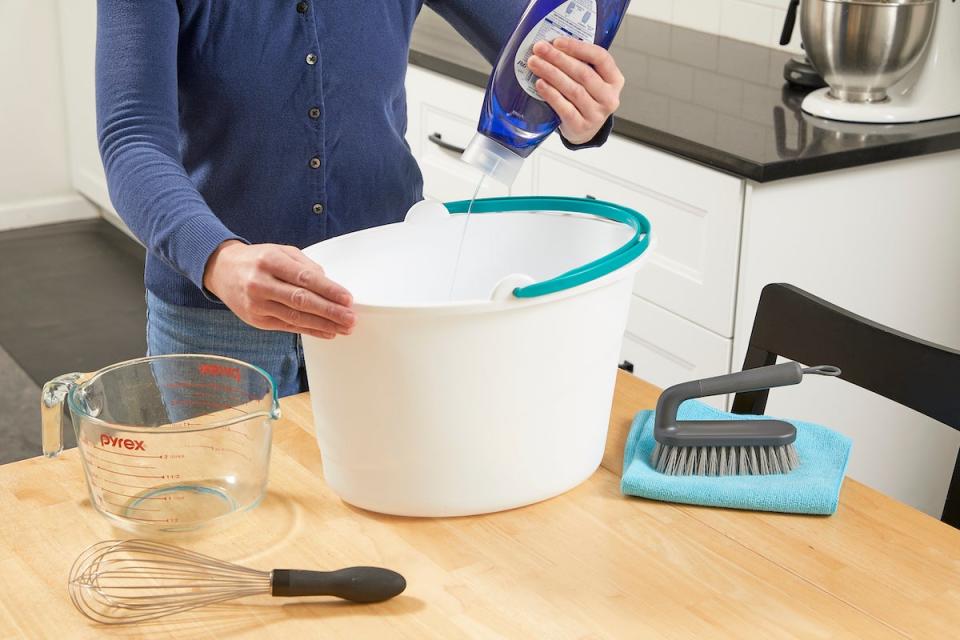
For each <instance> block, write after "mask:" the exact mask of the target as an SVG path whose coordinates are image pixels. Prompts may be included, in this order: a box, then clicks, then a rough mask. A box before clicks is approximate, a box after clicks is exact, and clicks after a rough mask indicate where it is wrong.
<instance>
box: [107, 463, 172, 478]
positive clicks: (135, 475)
mask: <svg viewBox="0 0 960 640" xmlns="http://www.w3.org/2000/svg"><path fill="white" fill-rule="evenodd" d="M94 466H95V467H96V468H97V469H100V471H107V472H109V473H115V474H117V475H118V476H130V477H131V478H154V479H156V480H163V478H164V477H165V476H140V475H137V474H135V473H123V472H122V471H114V470H113V469H107V468H106V467H101V466H100V465H94Z"/></svg>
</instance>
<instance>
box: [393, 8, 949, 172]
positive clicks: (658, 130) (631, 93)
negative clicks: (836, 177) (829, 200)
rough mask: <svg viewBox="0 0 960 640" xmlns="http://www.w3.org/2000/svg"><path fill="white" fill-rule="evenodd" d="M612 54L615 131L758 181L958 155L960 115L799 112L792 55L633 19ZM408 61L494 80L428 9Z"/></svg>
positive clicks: (479, 81)
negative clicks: (909, 118)
mask: <svg viewBox="0 0 960 640" xmlns="http://www.w3.org/2000/svg"><path fill="white" fill-rule="evenodd" d="M611 51H612V52H613V54H614V56H615V57H616V59H617V62H618V64H619V65H620V68H621V69H622V70H623V73H624V75H625V76H626V79H627V84H626V87H625V89H624V92H623V96H622V99H621V106H620V110H619V111H618V112H617V118H616V124H615V128H614V131H615V132H616V133H617V134H619V135H622V136H624V137H626V138H630V139H632V140H636V141H638V142H642V143H643V144H646V145H649V146H651V147H655V148H658V149H662V150H663V151H666V152H669V153H671V154H674V155H677V156H681V157H684V158H687V159H690V160H693V161H695V162H699V163H701V164H704V165H707V166H710V167H713V168H716V169H719V170H721V171H725V172H727V173H731V174H733V175H736V176H739V177H742V178H747V179H750V180H754V181H756V182H770V181H772V180H779V179H782V178H790V177H795V176H803V175H809V174H813V173H819V172H823V171H833V170H836V169H843V168H847V167H857V166H861V165H866V164H871V163H874V162H882V161H885V160H893V159H897V158H908V157H911V156H920V155H925V154H929V153H936V152H939V151H948V150H953V149H960V117H957V118H947V119H944V120H937V121H933V122H926V123H917V124H897V125H867V124H854V123H841V122H831V121H828V120H824V119H821V118H816V117H813V116H810V115H807V114H804V113H802V111H801V110H800V102H801V101H802V100H803V96H804V93H803V92H798V91H795V90H792V89H790V88H789V87H788V86H786V83H785V82H784V80H783V65H784V63H785V62H786V61H787V60H788V59H789V57H790V54H789V53H787V52H785V51H780V50H777V49H771V48H767V47H761V46H758V45H753V44H748V43H744V42H740V41H737V40H731V39H729V38H722V37H719V36H715V35H710V34H706V33H701V32H699V31H692V30H690V29H684V28H681V27H675V26H672V25H668V24H664V23H661V22H654V21H652V20H647V19H643V18H638V17H635V16H627V18H626V20H625V21H624V24H623V25H622V26H621V29H620V33H619V34H618V35H617V39H616V41H615V43H614V46H613V48H612V50H611ZM410 62H411V63H412V64H415V65H417V66H419V67H423V68H425V69H429V70H431V71H436V72H438V73H442V74H445V75H448V76H450V77H453V78H456V79H458V80H462V81H464V82H468V83H470V84H474V85H477V86H479V87H484V86H486V83H487V76H488V75H489V73H490V65H489V64H487V62H486V61H485V60H484V59H483V58H482V57H481V56H480V55H479V54H478V53H477V52H476V51H474V50H473V49H472V48H471V47H470V45H469V44H467V43H466V42H465V41H464V40H463V39H462V38H461V37H460V36H459V35H457V33H456V32H455V31H454V30H453V29H452V28H451V27H450V26H449V25H447V23H446V22H444V21H443V20H442V19H441V18H439V17H438V16H437V15H436V14H435V13H433V12H432V11H430V10H428V9H424V10H423V12H422V13H421V15H420V17H419V19H418V20H417V24H416V27H415V28H414V33H413V41H412V46H411V51H410ZM478 117H479V114H478Z"/></svg>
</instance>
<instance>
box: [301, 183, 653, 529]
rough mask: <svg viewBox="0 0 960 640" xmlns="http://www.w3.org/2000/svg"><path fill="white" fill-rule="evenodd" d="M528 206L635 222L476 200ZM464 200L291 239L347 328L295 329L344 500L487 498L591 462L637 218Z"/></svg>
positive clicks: (508, 499) (507, 498) (433, 505)
mask: <svg viewBox="0 0 960 640" xmlns="http://www.w3.org/2000/svg"><path fill="white" fill-rule="evenodd" d="M530 205H534V206H537V207H541V208H542V207H543V206H546V207H548V208H551V209H556V208H560V207H562V208H564V209H566V210H567V211H568V212H569V211H578V210H581V209H596V208H597V207H613V208H614V209H619V210H622V211H627V212H629V213H630V214H632V215H634V216H638V217H639V218H638V219H639V220H640V221H641V222H640V223H639V225H640V226H639V227H638V226H637V225H636V224H634V223H633V222H631V223H630V224H631V225H633V226H629V225H628V224H622V223H618V222H611V221H609V220H606V219H603V218H600V217H595V216H594V215H578V214H571V213H553V212H545V211H533V212H529V211H528V212H520V211H513V212H505V213H493V212H494V211H498V210H503V209H511V208H512V209H516V208H518V207H519V206H530ZM447 206H448V207H451V210H460V211H462V210H463V209H465V206H464V203H454V204H453V205H447ZM458 207H459V209H458ZM474 210H475V211H477V210H484V211H487V213H474V214H473V215H471V216H470V220H469V223H467V220H466V216H463V215H449V214H448V211H447V209H445V208H444V206H443V205H440V204H439V203H429V202H425V203H420V204H418V205H417V206H415V207H414V208H413V209H411V212H410V213H409V214H408V215H407V219H406V221H405V222H402V223H398V224H392V225H387V226H383V227H378V228H374V229H368V230H365V231H360V232H357V233H352V234H349V235H345V236H340V237H338V238H333V239H331V240H327V241H325V242H322V243H320V244H317V245H314V246H312V247H310V248H308V249H306V255H307V256H309V257H310V258H311V259H313V260H315V261H316V262H318V263H319V264H321V265H322V266H323V268H324V269H325V270H326V272H327V274H328V275H329V277H330V278H332V279H333V280H335V281H336V282H339V283H340V284H342V285H344V286H345V287H346V288H347V289H349V290H350V291H351V292H352V293H353V295H354V299H355V304H354V309H355V311H356V313H357V325H356V328H355V330H354V333H353V334H352V335H351V336H346V337H339V338H337V339H336V340H332V341H325V340H319V339H316V338H311V337H309V336H304V338H303V344H304V352H305V357H306V365H307V376H308V379H309V383H310V390H311V396H312V403H313V412H314V419H315V422H316V431H317V441H318V444H319V446H320V451H321V455H322V459H323V472H324V477H325V479H326V481H327V483H328V484H329V485H330V487H331V488H332V489H333V490H334V491H336V493H337V494H338V495H339V496H340V497H341V498H342V499H343V500H345V501H346V502H348V503H350V504H353V505H355V506H358V507H362V508H364V509H369V510H372V511H378V512H382V513H389V514H396V515H405V516H456V515H468V514H478V513H486V512H491V511H499V510H502V509H510V508H513V507H519V506H522V505H526V504H530V503H533V502H537V501H539V500H544V499H546V498H549V497H552V496H555V495H558V494H560V493H563V492H564V491H567V490H569V489H571V488H573V487H575V486H576V485H578V484H579V483H581V482H582V481H584V480H585V479H586V478H588V477H589V476H590V475H591V474H592V473H593V472H594V471H595V470H596V469H597V467H598V466H599V464H600V460H601V457H602V455H603V450H604V444H605V441H606V433H607V424H608V420H609V415H610V407H611V402H612V398H613V389H614V383H615V379H616V371H617V368H616V364H617V359H618V356H619V351H620V343H621V340H622V337H623V332H624V328H625V323H626V318H627V311H628V306H629V303H630V295H631V290H632V286H633V275H634V274H635V272H636V270H637V268H638V266H639V263H640V259H641V256H643V255H645V254H646V253H647V252H646V251H645V249H646V248H647V244H648V243H649V240H650V237H649V224H648V223H647V222H646V219H644V218H643V217H642V216H640V215H639V214H637V213H636V212H631V211H630V210H626V209H623V208H620V207H616V205H610V204H609V203H597V202H596V201H591V200H580V199H573V198H563V199H539V198H527V199H516V198H499V199H491V200H487V201H477V204H476V206H475V209H474ZM464 224H469V227H468V233H467V235H466V240H465V242H464V247H463V253H462V257H461V262H460V268H459V271H458V278H457V280H458V281H457V285H456V287H455V288H454V290H453V296H452V298H451V280H452V272H453V265H454V262H455V260H456V253H457V250H458V247H459V244H460V238H461V231H462V229H463V225H464ZM638 243H639V244H638ZM618 251H619V253H617V252H618ZM611 256H615V257H616V256H618V259H616V260H613V261H612V262H611V260H610V258H611ZM597 264H599V265H600V268H599V269H597V268H594V269H592V270H591V269H588V270H586V271H584V270H583V269H582V267H583V265H597ZM618 265H619V266H618ZM611 269H612V270H611ZM571 272H572V274H573V275H572V279H571V277H570V274H571ZM560 274H567V278H566V279H564V278H560V279H554V278H555V276H558V275H560ZM577 281H582V282H580V283H579V284H573V283H576V282H577ZM558 282H559V283H561V284H559V285H558V284H557V283H558ZM530 283H536V284H534V285H533V286H530V287H527V288H526V291H525V290H524V286H525V285H529V284H530ZM564 287H567V288H564ZM553 289H558V290H556V291H555V292H553V293H546V294H543V295H537V293H538V292H542V291H550V290H553ZM531 292H532V293H531ZM528 295H532V297H518V296H528Z"/></svg>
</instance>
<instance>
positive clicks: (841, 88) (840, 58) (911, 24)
mask: <svg viewBox="0 0 960 640" xmlns="http://www.w3.org/2000/svg"><path fill="white" fill-rule="evenodd" d="M800 27H801V33H802V36H803V42H804V46H805V47H806V50H807V53H808V55H809V56H810V59H811V61H812V62H813V64H814V66H815V67H816V68H817V70H818V71H820V72H821V74H822V75H823V77H824V80H826V82H827V84H828V85H829V86H828V87H826V88H824V89H819V90H817V91H814V92H812V93H810V94H809V95H808V96H807V97H806V99H804V101H803V110H804V111H806V112H807V113H809V114H811V115H815V116H820V117H822V118H827V119H831V120H844V121H848V122H869V123H900V122H921V121H926V120H936V119H939V118H949V117H953V116H960V2H958V1H957V0H803V3H802V8H801V22H800Z"/></svg>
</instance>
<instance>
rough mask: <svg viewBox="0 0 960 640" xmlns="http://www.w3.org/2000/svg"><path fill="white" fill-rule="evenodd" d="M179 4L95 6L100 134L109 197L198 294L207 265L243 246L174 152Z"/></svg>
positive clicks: (114, 1)
mask: <svg viewBox="0 0 960 640" xmlns="http://www.w3.org/2000/svg"><path fill="white" fill-rule="evenodd" d="M179 26H180V25H179V12H178V9H177V3H176V0H150V1H149V2H143V1H142V0H99V2H98V5H97V55H96V96H97V136H98V141H99V146H100V156H101V158H102V160H103V166H104V169H105V170H106V175H107V185H108V189H109V192H110V199H111V200H112V202H113V205H114V207H115V208H116V209H117V212H118V213H119V214H120V217H121V218H122V219H123V221H124V222H125V223H126V224H127V226H128V227H129V228H130V230H131V231H133V233H134V234H135V235H136V236H137V238H139V239H140V241H141V242H142V243H143V244H144V245H145V246H146V247H147V250H148V251H150V252H151V253H152V254H153V255H155V256H156V257H158V258H159V259H161V260H162V261H163V262H165V263H166V264H167V265H169V266H171V267H172V268H173V269H174V270H176V271H177V272H179V273H180V274H182V275H184V276H185V277H187V278H188V279H189V280H190V281H191V282H193V283H194V284H195V285H196V286H197V287H198V288H200V289H201V290H203V273H204V270H205V268H206V264H207V260H208V259H209V257H210V255H211V254H212V253H213V251H214V250H215V249H216V248H217V247H218V246H219V245H220V244H221V243H222V242H224V241H226V240H230V239H236V240H243V239H242V238H240V237H239V236H237V235H235V234H233V233H232V232H231V231H230V230H229V229H227V228H226V226H224V224H223V223H222V222H221V221H220V220H219V218H217V216H216V215H215V214H214V213H213V211H211V209H210V207H209V206H207V204H206V202H205V201H204V199H203V196H202V195H201V194H200V193H199V191H198V190H197V188H196V186H195V185H194V184H193V182H192V181H191V179H190V177H189V176H188V175H187V171H186V169H184V166H183V162H182V161H181V158H180V152H179V120H178V96H177V42H178V35H179Z"/></svg>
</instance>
